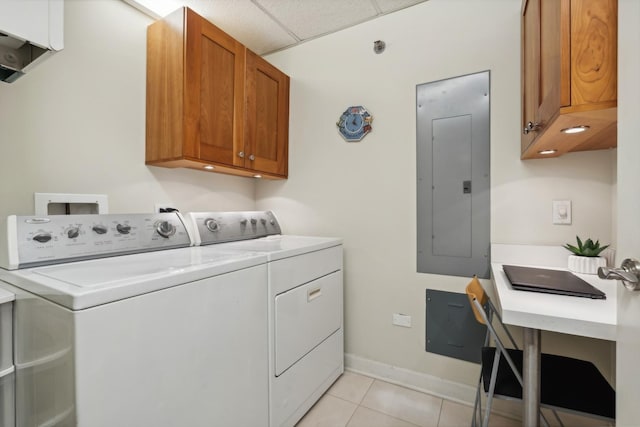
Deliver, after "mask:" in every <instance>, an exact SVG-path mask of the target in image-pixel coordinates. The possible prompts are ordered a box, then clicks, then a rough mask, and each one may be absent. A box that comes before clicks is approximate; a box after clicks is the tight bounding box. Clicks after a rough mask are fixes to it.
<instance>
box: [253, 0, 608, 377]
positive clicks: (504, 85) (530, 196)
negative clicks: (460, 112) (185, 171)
mask: <svg viewBox="0 0 640 427" xmlns="http://www.w3.org/2000/svg"><path fill="white" fill-rule="evenodd" d="M520 6H521V1H520V0H483V1H477V0H430V1H428V2H426V3H423V4H421V5H418V6H415V7H412V8H409V9H406V10H404V11H400V12H398V13H394V14H392V15H389V16H386V17H382V18H380V19H377V20H375V21H371V22H368V23H364V24H362V25H359V26H357V27H355V28H352V29H348V30H344V31H341V32H339V33H336V34H332V35H328V36H325V37H322V38H320V39H317V40H314V41H310V42H308V43H305V44H302V45H300V46H298V47H295V48H292V49H288V50H285V51H282V52H279V53H276V54H273V55H270V56H269V57H268V58H267V59H268V60H269V61H271V62H273V63H274V64H275V65H277V66H278V67H280V68H281V69H283V70H284V71H285V72H287V73H288V74H289V75H290V76H291V125H290V168H289V170H290V178H289V180H288V181H286V182H261V183H259V184H258V188H257V204H258V207H259V208H265V209H266V208H269V209H274V210H275V211H276V213H277V214H278V215H279V217H280V218H281V220H282V222H283V225H284V229H285V232H287V233H304V234H318V235H336V236H341V237H343V238H344V242H345V273H346V276H345V325H346V343H345V348H346V352H347V353H348V354H351V355H355V356H357V357H362V358H367V359H371V360H374V361H378V362H382V363H385V364H388V365H392V366H396V367H400V368H405V369H409V370H413V371H416V372H419V373H424V374H427V375H431V376H434V377H441V378H445V379H448V380H451V381H457V382H462V383H466V384H473V383H474V382H475V380H476V375H477V365H474V364H470V363H467V362H462V361H458V360H455V359H451V358H447V357H442V356H439V355H435V354H431V353H426V352H425V350H424V347H425V336H424V335H425V332H424V329H425V327H424V324H425V320H424V318H425V302H424V299H425V289H426V288H429V289H440V290H448V291H453V292H463V291H464V285H465V284H466V283H467V281H468V280H467V279H465V278H459V277H446V276H438V275H430V274H417V273H416V131H415V129H416V120H415V90H416V85H417V84H420V83H425V82H430V81H435V80H439V79H444V78H448V77H453V76H458V75H463V74H468V73H474V72H478V71H483V70H491V182H492V191H491V241H492V242H499V243H524V244H527V243H528V244H550V245H559V244H562V243H565V242H569V241H573V240H574V239H575V235H576V234H579V235H582V236H586V235H590V236H593V237H595V238H599V239H600V240H602V241H605V242H608V241H610V240H611V238H612V234H611V230H612V213H611V205H610V204H611V201H612V186H613V178H612V177H613V174H614V172H613V171H612V168H613V167H614V164H613V159H614V157H615V152H614V151H612V152H592V153H578V154H570V155H567V156H565V157H562V158H559V159H547V160H534V161H526V162H523V161H520V159H519V146H520V129H521V125H520V23H519V22H520V21H519V20H520ZM379 39H380V40H384V41H385V42H386V44H387V49H386V51H385V52H384V53H383V54H381V55H376V54H375V53H374V52H373V42H374V41H375V40H379ZM360 104H362V105H364V106H366V107H367V108H368V109H369V110H370V112H371V113H372V115H373V116H374V121H373V132H372V133H371V134H370V135H368V136H367V137H366V138H365V139H364V140H363V141H362V142H360V143H351V144H348V143H345V142H344V141H343V139H342V138H341V137H340V136H339V134H338V132H337V130H336V126H335V122H336V120H337V119H338V117H339V115H340V114H341V113H342V111H344V109H345V108H346V107H347V106H350V105H360ZM554 199H570V200H571V201H572V202H573V224H572V225H570V226H559V225H553V224H552V223H551V202H552V200H554ZM392 313H405V314H409V315H411V316H412V319H413V327H412V328H410V329H407V328H402V327H397V326H392V324H391V318H392ZM543 341H544V345H545V350H547V351H553V350H556V351H561V352H569V353H571V354H575V353H577V354H582V355H584V356H585V357H589V358H593V359H596V362H597V363H598V364H599V365H601V366H602V367H603V368H604V369H605V370H608V369H609V368H610V363H611V362H610V358H611V349H612V347H611V346H610V344H609V343H603V342H596V343H594V342H591V340H586V341H585V340H578V339H575V340H573V341H571V340H569V341H568V340H567V338H566V337H555V336H550V337H549V338H547V339H544V340H543ZM569 347H573V348H569ZM587 349H588V350H587Z"/></svg>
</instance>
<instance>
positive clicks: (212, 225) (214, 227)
mask: <svg viewBox="0 0 640 427" xmlns="http://www.w3.org/2000/svg"><path fill="white" fill-rule="evenodd" d="M204 225H205V226H206V227H207V230H209V231H211V232H212V233H214V232H216V231H218V230H220V225H219V224H218V221H216V220H215V219H213V218H207V219H205V220H204Z"/></svg>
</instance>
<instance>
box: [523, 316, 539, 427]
mask: <svg viewBox="0 0 640 427" xmlns="http://www.w3.org/2000/svg"><path fill="white" fill-rule="evenodd" d="M540 336H541V335H540V330H539V329H531V328H524V346H523V359H524V360H523V373H522V382H523V383H524V387H523V390H522V391H523V393H522V399H523V404H524V413H523V417H522V425H523V426H524V427H539V426H540V415H539V414H540Z"/></svg>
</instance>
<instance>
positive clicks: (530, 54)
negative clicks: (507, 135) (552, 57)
mask: <svg viewBox="0 0 640 427" xmlns="http://www.w3.org/2000/svg"><path fill="white" fill-rule="evenodd" d="M521 59H522V60H521V65H522V129H523V130H524V129H525V128H526V127H527V123H529V122H531V123H537V121H538V117H537V114H538V105H539V104H540V0H529V1H527V2H526V3H524V6H523V16H522V58H521ZM535 136H536V134H535V132H523V134H522V139H521V149H522V151H523V152H524V151H525V150H526V149H527V147H529V145H531V143H532V142H533V140H534V138H535Z"/></svg>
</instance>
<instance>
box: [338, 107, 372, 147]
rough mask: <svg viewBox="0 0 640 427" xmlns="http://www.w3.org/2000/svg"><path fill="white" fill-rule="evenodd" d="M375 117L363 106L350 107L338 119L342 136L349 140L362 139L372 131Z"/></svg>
mask: <svg viewBox="0 0 640 427" xmlns="http://www.w3.org/2000/svg"><path fill="white" fill-rule="evenodd" d="M372 121H373V117H372V116H371V114H369V112H368V111H367V109H366V108H364V107H362V106H355V107H349V108H347V109H346V110H345V112H344V113H342V115H341V116H340V118H339V119H338V122H337V123H336V126H338V131H339V132H340V134H341V135H342V137H343V138H344V139H345V140H346V141H347V142H356V141H360V140H362V138H364V137H365V135H366V134H368V133H369V132H371V122H372Z"/></svg>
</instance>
